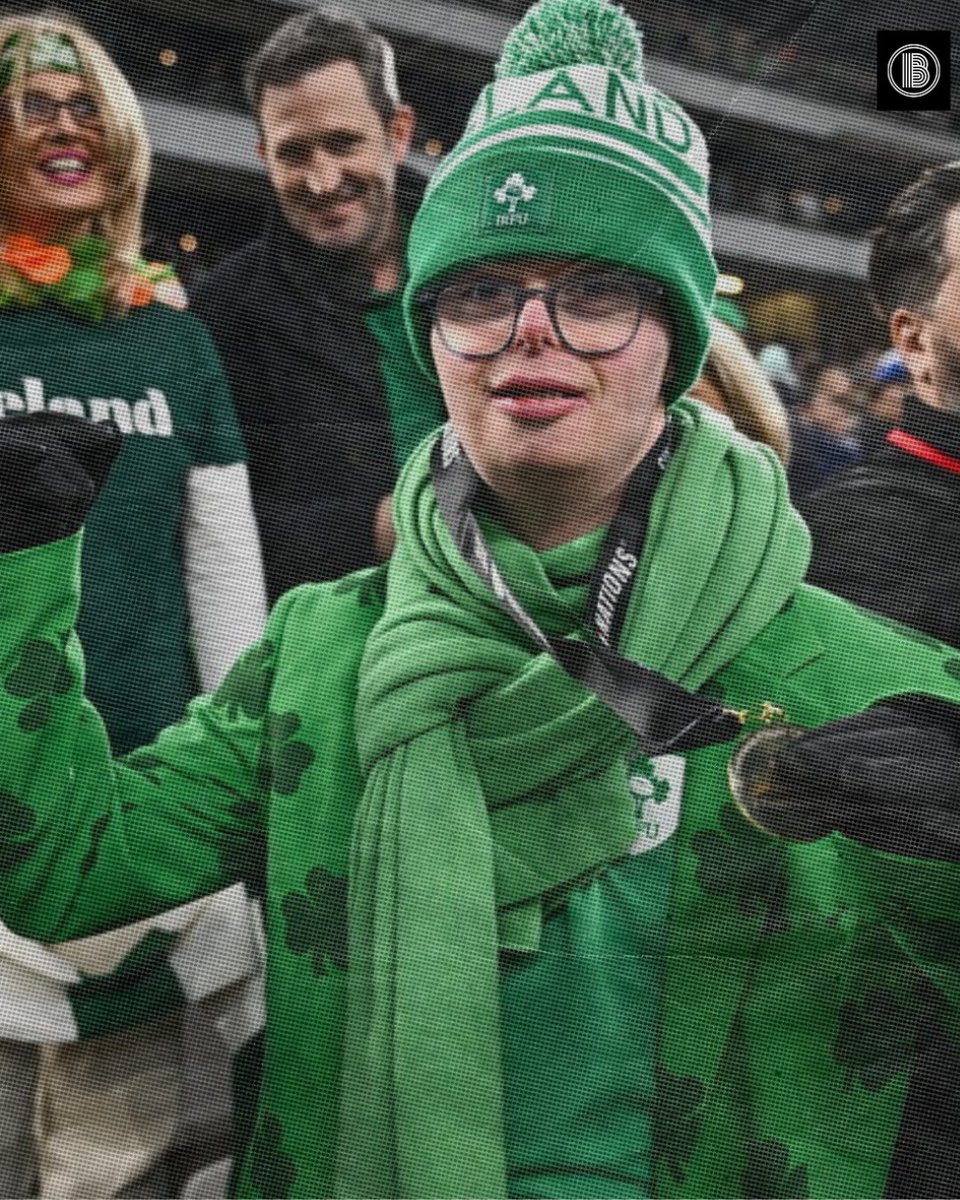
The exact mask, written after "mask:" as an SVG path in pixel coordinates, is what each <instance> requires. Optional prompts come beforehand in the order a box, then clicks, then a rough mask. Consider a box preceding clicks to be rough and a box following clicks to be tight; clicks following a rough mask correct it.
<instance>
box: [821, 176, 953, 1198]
mask: <svg viewBox="0 0 960 1200" xmlns="http://www.w3.org/2000/svg"><path fill="white" fill-rule="evenodd" d="M870 290H871V293H872V299H873V301H874V304H875V305H876V307H877V309H878V311H879V313H880V314H881V316H882V317H883V318H884V319H885V320H886V321H887V323H888V327H889V331H890V339H891V342H892V344H893V346H894V347H895V349H897V350H898V351H899V353H900V356H901V358H902V359H903V362H904V364H905V366H906V367H907V369H908V370H909V372H910V374H911V375H912V377H913V388H914V394H913V395H911V396H909V397H908V398H907V400H906V402H905V406H904V412H903V416H902V418H901V420H900V421H899V423H898V424H897V425H896V426H894V428H893V429H891V430H890V432H889V433H888V434H887V436H886V441H885V444H884V445H883V447H882V449H880V450H879V451H877V452H876V453H875V454H873V455H872V456H871V457H870V458H869V459H868V460H867V462H866V463H865V464H864V465H861V466H859V467H856V468H854V469H852V470H849V471H845V472H843V473H841V474H840V475H837V476H834V478H833V479H832V480H831V481H830V482H829V483H828V484H827V485H826V486H824V487H823V488H821V489H819V490H818V491H816V492H813V493H811V494H810V495H808V496H806V497H802V498H801V500H800V502H799V507H800V508H801V511H802V512H803V514H804V516H805V517H806V519H807V522H808V524H809V525H810V530H811V533H812V534H813V543H814V553H813V563H812V565H811V568H810V571H809V574H808V580H809V581H810V582H811V583H815V584H819V585H820V586H821V587H825V588H827V589H829V590H830V591H833V592H837V593H838V594H839V595H841V596H845V597H846V598H847V599H850V600H854V601H856V602H857V603H859V604H863V605H865V606H867V607H869V608H872V609H875V610H876V611H877V612H880V613H883V614H884V615H885V616H888V617H893V618H895V619H897V620H899V621H903V622H904V623H905V624H908V625H911V626H913V627H914V628H915V629H918V630H920V631H922V632H923V633H925V634H929V635H931V636H933V637H936V638H939V639H940V640H942V641H945V642H949V643H950V644H952V645H954V646H960V162H956V163H950V164H947V165H944V166H940V167H935V168H932V169H930V170H928V171H925V172H924V174H923V175H921V176H920V178H919V179H918V180H917V181H916V182H915V183H913V184H912V185H911V186H910V187H908V188H907V189H906V190H905V191H903V192H901V193H900V195H899V196H897V197H896V199H895V200H894V201H893V203H892V204H891V206H890V208H889V209H888V211H887V213H886V215H885V217H884V219H883V223H882V224H881V225H880V226H879V228H878V229H877V230H876V231H875V233H874V237H873V246H872V250H871V256H870ZM920 1049H921V1051H922V1059H921V1062H922V1065H921V1067H920V1068H919V1069H918V1070H917V1071H916V1072H915V1074H914V1076H913V1079H912V1081H911V1086H910V1092H909V1094H908V1099H907V1106H906V1109H905V1112H904V1120H903V1125H902V1127H901V1134H900V1141H899V1145H898V1150H897V1154H896V1157H895V1160H894V1164H893V1169H892V1171H891V1174H890V1177H889V1180H888V1188H893V1189H894V1190H888V1193H887V1194H888V1195H896V1196H956V1195H960V1145H958V1142H957V1137H956V1131H957V1129H958V1128H960V1095H958V1088H957V1082H956V1081H957V1080H958V1079H960V1051H958V1049H957V1047H956V1046H955V1045H954V1044H953V1042H952V1041H951V1040H950V1039H948V1038H947V1037H946V1036H945V1035H944V1034H943V1033H942V1032H939V1031H937V1030H936V1029H934V1028H933V1027H931V1028H930V1029H929V1030H927V1036H926V1041H925V1044H924V1045H922V1046H921V1047H920Z"/></svg>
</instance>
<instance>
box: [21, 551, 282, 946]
mask: <svg viewBox="0 0 960 1200" xmlns="http://www.w3.org/2000/svg"><path fill="white" fill-rule="evenodd" d="M81 537H82V535H80V534H78V535H76V536H74V537H72V538H67V539H64V540H63V541H59V542H54V543H51V544H49V545H46V546H39V547H36V548H34V549H30V550H24V551H20V552H17V553H12V554H5V555H0V919H2V920H4V921H5V922H7V924H9V925H10V927H11V928H12V929H13V930H14V931H15V932H18V933H20V934H23V935H24V936H27V937H33V938H37V939H40V940H43V941H63V940H66V939H69V938H74V937H79V936H83V935H85V934H89V933H95V932H99V931H100V930H102V929H106V928H111V927H114V926H117V925H120V924H124V923H127V922H130V921H135V920H139V919H141V918H143V917H146V916H150V915H152V914H154V913H157V912H161V911H163V910H165V909H169V908H173V907H175V906H177V905H180V904H183V903H185V902H187V901H189V900H192V899H194V898H196V897H198V896H201V895H204V894H207V893H209V892H213V891H216V890H218V889H220V888H223V887H226V886H228V885H229V884H231V883H234V882H236V881H238V880H245V881H247V882H249V883H251V884H252V885H253V886H254V887H256V886H257V884H258V882H259V877H260V875H261V873H262V863H263V845H264V817H263V789H262V788H261V786H260V783H259V781H258V775H259V758H260V748H261V735H262V726H263V720H264V714H265V711H266V707H267V701H268V698H269V682H270V680H271V679H272V669H271V661H272V658H273V655H274V649H275V640H276V639H277V638H278V636H279V632H280V628H281V626H282V624H283V619H284V618H283V615H282V614H283V612H285V611H286V609H285V607H284V606H278V609H277V612H276V614H275V617H274V619H273V620H272V622H271V626H270V628H268V630H267V633H266V635H265V637H264V639H263V640H262V641H261V642H259V643H257V644H256V645H255V646H253V647H252V648H251V649H250V650H248V651H247V652H246V654H245V655H244V656H243V657H242V658H241V659H240V660H239V661H238V662H237V663H236V664H235V666H234V667H233V669H232V670H231V672H230V674H229V675H228V676H227V678H226V679H225V680H224V682H223V684H222V685H221V686H220V688H219V690H218V691H217V693H216V694H215V695H213V696H208V697H201V698H200V699H198V700H196V701H194V703H193V704H192V705H191V706H190V708H189V709H188V711H187V714H186V716H185V717H184V718H183V720H182V721H180V722H179V723H178V724H176V725H174V726H172V727H170V728H169V729H167V730H164V731H163V732H162V733H161V734H160V735H159V737H158V738H157V739H156V741H155V742H154V743H153V744H152V745H151V746H150V747H149V748H147V749H144V750H137V751H134V752H133V753H132V754H130V755H127V756H126V758H124V759H120V760H113V759H112V757H111V753H110V746H109V741H108V738H107V734H106V732H105V730H104V727H103V724H102V722H101V720H100V718H99V716H98V715H97V713H96V711H95V710H94V708H93V707H92V705H90V704H89V702H88V701H86V700H85V699H84V697H83V673H84V665H83V655H82V651H81V648H80V644H79V642H78V639H77V636H76V634H75V632H74V628H73V626H74V622H75V619H76V614H77V608H78V603H79V585H78V578H79V551H80V543H81ZM271 639H273V640H271Z"/></svg>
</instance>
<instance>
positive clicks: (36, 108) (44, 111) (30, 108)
mask: <svg viewBox="0 0 960 1200" xmlns="http://www.w3.org/2000/svg"><path fill="white" fill-rule="evenodd" d="M59 109H60V105H59V104H58V103H57V102H56V100H54V99H53V98H52V97H51V96H45V95H44V94H43V92H27V93H26V94H25V95H24V97H23V117H24V120H26V121H30V122H34V123H41V124H51V123H52V122H53V121H55V120H56V119H57V113H58V111H59Z"/></svg>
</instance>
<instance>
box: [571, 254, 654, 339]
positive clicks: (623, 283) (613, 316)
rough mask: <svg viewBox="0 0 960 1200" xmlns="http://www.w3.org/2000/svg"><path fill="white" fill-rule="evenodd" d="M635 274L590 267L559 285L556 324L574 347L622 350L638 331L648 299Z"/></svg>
mask: <svg viewBox="0 0 960 1200" xmlns="http://www.w3.org/2000/svg"><path fill="white" fill-rule="evenodd" d="M641 282H642V281H640V280H638V279H637V278H636V277H635V276H631V275H627V274H624V273H623V272H622V271H589V272H584V273H582V274H580V275H574V276H572V277H571V278H570V279H566V280H564V281H563V282H562V283H560V284H558V285H557V290H556V296H557V305H556V308H557V324H558V325H559V326H560V332H561V333H562V334H563V337H564V339H565V340H566V342H567V344H568V345H569V346H570V348H571V349H572V350H579V351H580V353H581V354H598V353H600V354H602V353H605V352H610V351H613V350H619V349H621V348H622V347H623V346H625V345H626V344H627V343H628V342H629V341H630V339H631V338H632V337H633V335H634V334H635V333H636V332H637V326H638V325H639V324H640V317H641V315H642V314H643V311H644V309H645V308H646V307H648V304H649V301H648V299H647V297H646V295H645V293H644V291H643V290H642V288H641Z"/></svg>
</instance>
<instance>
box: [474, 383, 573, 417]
mask: <svg viewBox="0 0 960 1200" xmlns="http://www.w3.org/2000/svg"><path fill="white" fill-rule="evenodd" d="M490 396H491V398H492V400H493V402H494V404H495V406H496V407H497V409H498V410H499V411H500V412H503V413H506V414H507V415H508V416H510V417H513V418H514V419H515V420H518V421H553V420H556V419H557V418H558V417H563V416H566V414H567V413H569V412H572V411H573V410H574V409H576V408H579V407H580V405H581V404H583V403H584V402H585V401H586V392H585V391H584V389H583V388H579V387H577V386H576V385H575V384H571V383H568V382H567V381H566V380H563V379H557V378H554V377H551V376H545V375H536V376H534V375H511V376H510V377H509V378H508V379H505V380H503V381H502V382H501V383H498V384H497V385H496V386H495V387H492V388H491V389H490Z"/></svg>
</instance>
